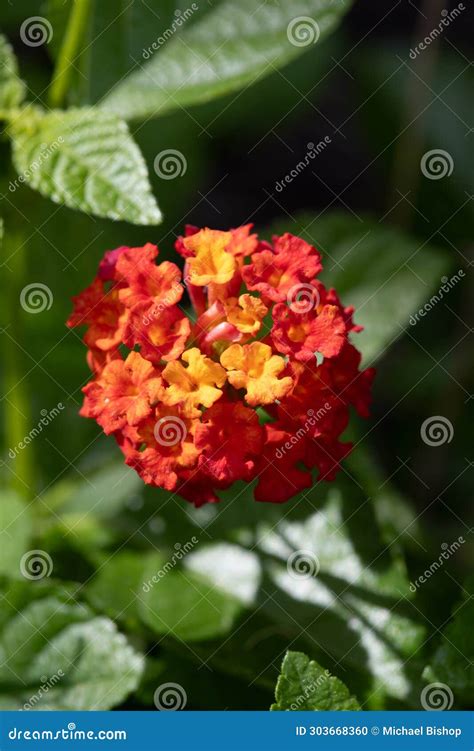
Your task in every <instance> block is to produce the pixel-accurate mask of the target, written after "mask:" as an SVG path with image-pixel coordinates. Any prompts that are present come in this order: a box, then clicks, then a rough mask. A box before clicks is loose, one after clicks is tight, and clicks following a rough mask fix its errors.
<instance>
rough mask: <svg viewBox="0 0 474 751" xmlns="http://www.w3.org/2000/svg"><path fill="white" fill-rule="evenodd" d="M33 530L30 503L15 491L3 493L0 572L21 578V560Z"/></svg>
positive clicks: (0, 515)
mask: <svg viewBox="0 0 474 751" xmlns="http://www.w3.org/2000/svg"><path fill="white" fill-rule="evenodd" d="M31 532H32V522H31V513H30V509H29V507H28V505H27V504H26V503H25V502H24V501H22V500H21V499H20V498H19V497H18V496H17V495H16V494H15V493H14V492H13V491H7V492H4V493H2V498H1V502H0V574H1V575H8V576H11V577H13V578H21V571H20V560H21V557H22V555H23V554H24V553H26V552H27V551H28V542H29V539H30V536H31Z"/></svg>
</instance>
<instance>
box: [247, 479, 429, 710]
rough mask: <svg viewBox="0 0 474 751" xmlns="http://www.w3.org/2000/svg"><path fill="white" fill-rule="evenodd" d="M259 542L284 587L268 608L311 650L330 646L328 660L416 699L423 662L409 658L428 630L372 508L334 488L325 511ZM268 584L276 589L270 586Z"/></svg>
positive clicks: (387, 689) (382, 687) (380, 687)
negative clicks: (415, 682)
mask: <svg viewBox="0 0 474 751" xmlns="http://www.w3.org/2000/svg"><path fill="white" fill-rule="evenodd" d="M259 539H260V540H261V543H260V550H261V552H262V554H263V555H264V558H266V561H267V563H266V568H267V571H268V575H269V577H270V580H271V581H272V582H273V583H274V585H276V590H275V591H274V594H273V597H272V598H270V599H268V600H267V601H266V603H265V605H264V611H265V610H266V612H268V613H270V614H271V617H272V618H274V619H276V620H277V621H278V622H280V623H282V624H285V625H286V626H287V627H289V628H293V629H295V630H296V631H297V633H298V635H301V634H302V635H303V638H304V640H305V641H306V643H307V645H308V648H310V649H311V650H314V648H315V645H322V647H323V655H326V659H327V656H328V655H331V656H332V657H333V659H335V661H337V662H339V661H342V665H343V667H344V668H346V669H350V670H351V671H358V672H360V673H364V671H367V670H368V671H369V673H370V674H371V675H372V676H373V688H372V690H380V691H382V692H384V693H388V694H389V695H392V696H395V697H397V698H405V699H406V698H408V697H409V695H410V693H411V689H412V674H413V673H416V670H417V669H418V667H416V669H414V670H413V669H412V666H410V665H409V664H408V663H407V661H408V660H409V658H410V657H411V656H412V655H413V654H415V653H416V651H417V649H418V648H419V647H420V644H421V643H422V641H423V637H424V629H423V627H422V626H421V625H420V624H418V623H417V622H416V619H415V616H416V611H414V610H413V611H412V610H411V609H410V607H409V602H408V599H409V597H410V591H409V584H408V580H407V578H406V574H405V571H404V568H403V565H402V563H401V562H400V561H398V560H395V561H393V560H392V559H391V557H390V555H389V554H388V552H387V550H386V548H385V546H384V545H383V544H382V542H381V540H380V536H379V533H378V529H377V525H376V524H375V521H374V519H373V515H372V511H371V509H370V506H368V505H367V504H362V505H361V506H360V507H359V508H357V507H356V508H355V510H354V504H353V503H352V502H351V503H347V502H344V501H343V496H342V494H341V493H340V491H339V490H338V489H336V488H331V490H330V491H329V493H328V501H327V503H326V504H325V506H324V507H323V508H322V509H321V511H319V512H316V513H313V514H310V515H308V516H307V517H306V518H305V519H304V521H302V522H299V521H292V522H290V521H287V520H281V522H280V523H279V524H278V526H277V527H276V529H275V530H274V531H271V530H269V531H268V532H267V533H266V534H265V532H264V530H263V529H262V530H261V531H260V533H259ZM292 556H294V559H293V558H292ZM292 561H293V562H292ZM298 561H301V562H303V563H304V562H305V561H306V562H307V568H308V571H309V572H310V574H311V573H313V575H312V576H311V575H306V576H305V575H304V569H303V575H301V576H298ZM264 589H265V591H266V592H270V593H271V592H272V588H271V585H270V584H269V583H268V584H267V586H266V587H264ZM353 679H354V676H353V675H351V680H353Z"/></svg>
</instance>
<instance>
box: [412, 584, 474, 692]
mask: <svg viewBox="0 0 474 751" xmlns="http://www.w3.org/2000/svg"><path fill="white" fill-rule="evenodd" d="M463 589H464V595H465V596H464V598H463V600H462V602H460V603H458V604H457V605H456V607H455V608H454V614H453V615H454V617H453V620H452V621H451V623H449V625H448V626H447V627H446V629H445V631H444V634H443V639H442V642H441V644H440V646H439V647H438V649H437V650H436V652H435V653H434V655H433V658H432V660H431V662H430V664H429V665H428V667H427V668H426V669H425V671H424V673H423V678H424V679H425V680H426V681H427V682H429V683H433V682H434V683H436V682H440V683H445V684H446V685H447V686H449V688H450V689H451V691H452V692H453V694H454V700H455V701H456V704H457V705H458V706H459V705H465V706H466V707H468V706H469V705H470V704H471V705H472V697H473V696H474V629H473V627H472V625H473V623H474V577H470V579H468V581H466V582H465V584H464V587H463Z"/></svg>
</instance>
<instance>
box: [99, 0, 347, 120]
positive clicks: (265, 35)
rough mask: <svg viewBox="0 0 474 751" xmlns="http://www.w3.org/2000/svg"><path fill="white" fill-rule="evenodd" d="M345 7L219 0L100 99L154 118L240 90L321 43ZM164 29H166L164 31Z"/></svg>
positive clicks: (323, 2) (305, 0)
mask: <svg viewBox="0 0 474 751" xmlns="http://www.w3.org/2000/svg"><path fill="white" fill-rule="evenodd" d="M350 5H351V2H348V1H347V0H346V1H345V2H338V3H334V2H332V0H298V2H295V0H268V1H267V2H265V3H262V2H260V0H224V1H223V2H220V3H218V4H215V5H214V7H212V9H210V10H209V11H208V12H207V13H206V14H205V15H204V17H203V18H202V19H199V20H198V21H196V22H195V23H192V24H190V23H189V21H187V22H186V23H185V24H183V25H182V27H181V28H180V29H178V32H179V33H172V34H171V35H170V37H169V40H168V41H166V43H160V42H159V40H158V42H157V40H156V39H153V38H151V39H150V45H153V42H155V45H157V46H156V47H155V48H153V47H152V46H151V54H150V55H149V57H150V58H151V59H149V60H148V62H146V63H145V64H144V65H143V67H142V69H141V70H139V71H136V72H134V73H132V74H131V75H130V76H129V77H128V78H126V79H125V80H124V81H123V82H122V83H119V84H118V86H116V88H115V89H113V90H112V92H111V93H110V94H109V95H108V96H106V97H105V99H104V100H103V101H102V103H101V107H103V108H105V109H109V110H113V111H115V112H117V113H120V114H121V116H122V117H125V118H126V119H133V118H145V117H150V116H157V115H161V114H163V112H167V111H169V110H172V109H175V108H176V107H183V106H187V105H190V104H196V103H198V102H205V101H208V100H210V99H213V98H214V97H217V96H221V95H223V94H226V93H229V92H230V91H233V90H236V89H239V88H241V87H243V86H247V85H248V84H250V83H251V82H253V81H255V80H256V79H257V78H260V77H261V76H264V75H266V74H268V73H271V72H272V71H274V70H275V69H277V68H281V67H282V66H283V65H285V64H286V63H288V62H289V61H290V60H292V59H293V58H295V57H296V56H297V55H299V54H301V53H302V52H304V51H305V50H308V49H309V48H310V46H312V45H313V44H316V43H317V44H319V43H321V41H322V39H323V38H324V37H325V36H326V35H328V34H329V33H330V32H331V31H332V30H333V29H334V28H335V26H336V25H337V24H338V23H339V21H340V20H341V18H342V16H343V15H344V13H345V12H346V11H347V10H349V7H350ZM171 28H172V27H171Z"/></svg>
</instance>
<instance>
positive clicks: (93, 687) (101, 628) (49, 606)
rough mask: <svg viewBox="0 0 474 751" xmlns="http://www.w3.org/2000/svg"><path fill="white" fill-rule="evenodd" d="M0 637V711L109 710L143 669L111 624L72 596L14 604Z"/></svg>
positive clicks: (45, 598)
mask: <svg viewBox="0 0 474 751" xmlns="http://www.w3.org/2000/svg"><path fill="white" fill-rule="evenodd" d="M35 588H36V585H31V586H30V590H32V591H33V592H34V590H35ZM23 594H24V592H23ZM6 597H7V598H8V600H10V597H14V593H13V594H12V593H10V592H7V593H6ZM0 637H1V638H0V644H1V646H0V658H1V659H0V663H1V668H0V708H2V709H19V708H22V707H25V708H27V709H38V710H39V709H41V710H45V709H48V710H72V709H74V710H91V709H95V710H104V709H110V708H111V707H113V706H116V705H117V704H120V703H121V702H122V701H123V700H124V699H125V698H126V696H127V695H128V694H129V693H130V692H131V691H134V690H135V689H136V687H137V685H138V682H139V679H140V677H141V674H142V671H143V666H144V661H143V657H142V656H141V655H139V654H138V653H137V652H136V651H135V650H134V649H133V648H132V647H131V646H130V645H129V644H128V643H127V641H126V639H125V637H124V636H123V635H122V634H120V633H119V632H118V631H117V629H116V626H115V624H114V623H113V622H112V621H110V620H109V619H108V618H95V617H94V616H93V614H92V613H91V612H90V611H89V610H88V609H87V608H85V607H84V606H82V605H79V604H77V603H75V602H74V601H73V600H72V599H71V598H69V601H67V600H65V599H63V598H62V597H60V596H58V595H54V594H50V595H49V596H46V597H43V598H40V599H36V600H34V601H33V602H30V603H25V604H24V605H23V607H22V609H21V610H18V609H16V608H15V609H14V610H12V611H11V612H10V618H9V620H8V621H7V622H6V623H5V624H4V626H3V630H2V632H1V634H0ZM25 705H26V706H25Z"/></svg>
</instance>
